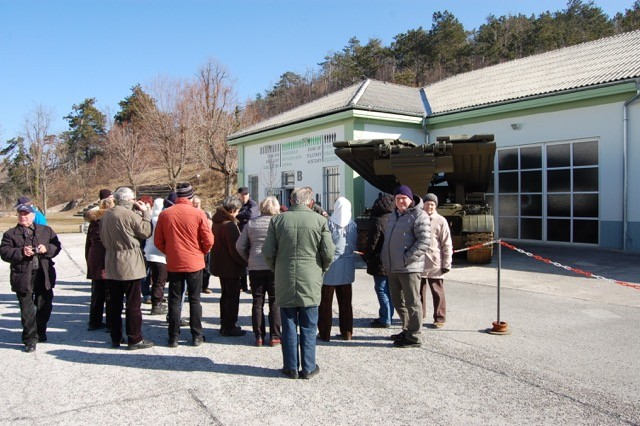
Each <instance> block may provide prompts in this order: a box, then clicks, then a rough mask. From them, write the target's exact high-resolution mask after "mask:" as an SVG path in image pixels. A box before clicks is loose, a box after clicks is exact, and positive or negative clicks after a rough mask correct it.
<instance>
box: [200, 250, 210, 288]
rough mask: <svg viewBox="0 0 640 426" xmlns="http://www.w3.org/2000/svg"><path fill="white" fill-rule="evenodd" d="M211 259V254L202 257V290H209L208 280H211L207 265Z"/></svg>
mask: <svg viewBox="0 0 640 426" xmlns="http://www.w3.org/2000/svg"><path fill="white" fill-rule="evenodd" d="M210 259H211V252H209V253H207V254H205V255H204V269H203V270H202V290H206V289H208V288H209V279H210V278H211V272H209V265H210Z"/></svg>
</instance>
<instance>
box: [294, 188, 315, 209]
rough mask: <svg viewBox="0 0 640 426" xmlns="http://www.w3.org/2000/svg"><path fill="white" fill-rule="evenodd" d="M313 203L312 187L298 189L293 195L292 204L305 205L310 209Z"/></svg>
mask: <svg viewBox="0 0 640 426" xmlns="http://www.w3.org/2000/svg"><path fill="white" fill-rule="evenodd" d="M312 201H313V189H311V187H310V186H303V187H302V188H296V189H294V190H293V192H292V193H291V204H295V205H303V206H307V207H309V204H311V202H312Z"/></svg>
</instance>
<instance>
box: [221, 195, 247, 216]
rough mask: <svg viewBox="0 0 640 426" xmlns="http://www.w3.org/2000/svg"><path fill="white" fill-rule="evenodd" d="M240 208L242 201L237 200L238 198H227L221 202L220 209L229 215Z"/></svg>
mask: <svg viewBox="0 0 640 426" xmlns="http://www.w3.org/2000/svg"><path fill="white" fill-rule="evenodd" d="M241 207H242V201H240V200H238V197H231V196H229V197H227V198H225V199H224V200H222V208H223V209H225V210H226V211H228V212H229V213H232V212H234V211H236V210H240V208H241Z"/></svg>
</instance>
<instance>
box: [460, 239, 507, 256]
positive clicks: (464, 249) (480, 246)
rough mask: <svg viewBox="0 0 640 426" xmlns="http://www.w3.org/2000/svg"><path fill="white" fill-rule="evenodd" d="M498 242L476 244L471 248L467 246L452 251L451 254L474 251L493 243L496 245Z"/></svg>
mask: <svg viewBox="0 0 640 426" xmlns="http://www.w3.org/2000/svg"><path fill="white" fill-rule="evenodd" d="M498 242H500V240H493V241H487V242H486V243H480V244H476V245H473V246H469V247H465V248H462V249H458V250H454V251H453V252H454V253H461V252H463V251H469V250H475V249H479V248H482V247H484V246H490V245H491V244H495V243H498Z"/></svg>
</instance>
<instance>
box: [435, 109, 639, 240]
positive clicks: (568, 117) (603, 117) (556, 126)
mask: <svg viewBox="0 0 640 426" xmlns="http://www.w3.org/2000/svg"><path fill="white" fill-rule="evenodd" d="M639 104H640V102H639ZM512 124H513V125H515V126H513V127H516V129H515V130H514V128H513V127H512ZM630 129H631V132H630V144H629V145H630V146H629V164H630V167H629V183H630V187H629V195H630V198H629V210H628V211H629V220H630V221H632V222H640V170H638V168H637V167H634V165H636V164H640V105H638V104H634V105H632V107H631V108H630ZM480 133H493V134H494V135H495V140H496V145H497V147H498V149H500V148H504V147H513V146H524V145H531V144H541V143H550V142H577V141H582V140H597V141H598V161H599V188H600V196H599V215H600V221H601V222H609V223H617V224H620V226H621V223H622V216H623V214H622V212H623V155H622V150H623V104H622V102H617V103H610V104H605V105H598V106H590V107H583V108H575V109H570V110H565V111H555V112H545V113H539V114H529V115H523V116H519V117H512V118H506V119H500V120H492V121H487V122H483V123H473V124H465V125H459V126H452V127H448V128H441V129H437V130H432V131H431V132H430V134H429V142H434V141H435V140H436V137H437V136H442V135H449V134H468V135H473V134H480ZM496 158H497V156H496ZM639 237H640V236H639ZM601 241H602V239H601ZM638 249H640V241H637V242H636V250H638Z"/></svg>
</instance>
